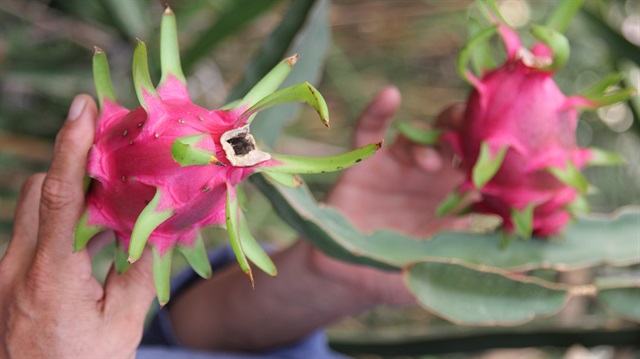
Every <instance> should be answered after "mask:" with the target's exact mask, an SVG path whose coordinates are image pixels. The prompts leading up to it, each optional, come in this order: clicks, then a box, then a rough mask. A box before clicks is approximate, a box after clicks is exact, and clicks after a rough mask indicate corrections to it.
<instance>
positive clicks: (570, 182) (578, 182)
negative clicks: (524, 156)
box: [548, 161, 589, 193]
mask: <svg viewBox="0 0 640 359" xmlns="http://www.w3.org/2000/svg"><path fill="white" fill-rule="evenodd" d="M548 170H549V172H550V173H551V174H552V175H554V176H555V177H556V178H557V179H558V180H559V181H560V182H562V183H564V184H566V185H567V186H571V187H573V188H575V189H577V190H578V191H580V193H587V190H588V189H589V182H588V181H587V179H586V178H584V176H583V175H582V173H580V170H578V169H577V168H576V166H574V164H573V162H571V161H567V164H566V165H565V168H557V167H549V168H548Z"/></svg>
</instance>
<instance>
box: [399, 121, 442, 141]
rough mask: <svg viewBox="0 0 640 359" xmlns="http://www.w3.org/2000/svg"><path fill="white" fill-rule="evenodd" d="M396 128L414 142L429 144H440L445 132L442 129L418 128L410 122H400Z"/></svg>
mask: <svg viewBox="0 0 640 359" xmlns="http://www.w3.org/2000/svg"><path fill="white" fill-rule="evenodd" d="M396 129H397V130H398V132H400V133H401V134H402V135H403V136H404V137H406V138H408V139H410V140H411V141H412V142H414V143H417V144H419V145H429V146H433V145H436V144H438V142H439V141H440V136H441V135H442V132H443V131H442V130H434V129H425V128H418V127H416V126H414V125H412V124H410V123H408V122H398V123H397V124H396Z"/></svg>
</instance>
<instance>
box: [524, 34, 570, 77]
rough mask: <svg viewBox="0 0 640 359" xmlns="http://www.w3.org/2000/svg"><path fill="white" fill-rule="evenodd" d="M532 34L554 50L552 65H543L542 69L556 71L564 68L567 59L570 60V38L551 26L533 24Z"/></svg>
mask: <svg viewBox="0 0 640 359" xmlns="http://www.w3.org/2000/svg"><path fill="white" fill-rule="evenodd" d="M531 34H533V36H534V37H535V38H536V39H538V40H540V41H541V42H543V43H544V44H546V45H547V46H549V48H550V49H551V51H552V52H553V61H552V62H551V65H549V66H544V67H541V68H540V69H541V70H546V71H555V70H558V69H560V68H562V67H563V66H564V65H565V64H566V63H567V61H569V54H570V52H571V48H570V46H569V40H567V38H566V37H564V35H562V34H561V33H560V32H557V31H555V30H553V29H551V28H548V27H544V26H540V25H533V26H532V28H531Z"/></svg>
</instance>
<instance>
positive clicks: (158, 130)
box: [74, 8, 380, 304]
mask: <svg viewBox="0 0 640 359" xmlns="http://www.w3.org/2000/svg"><path fill="white" fill-rule="evenodd" d="M296 59H297V55H296V56H293V57H290V58H288V59H286V60H284V61H282V62H281V63H280V64H278V65H277V66H276V67H275V68H274V69H273V70H272V71H271V72H269V74H267V75H266V76H265V78H264V79H262V80H261V81H260V82H259V83H258V84H256V86H255V87H254V88H253V89H252V90H251V91H249V93H247V95H246V96H245V97H244V98H243V99H241V100H239V101H236V102H234V103H231V104H229V105H226V106H225V107H223V108H222V109H218V110H212V111H210V110H206V109H204V108H201V107H198V106H197V105H195V104H193V103H192V102H191V100H190V98H189V94H188V92H187V88H186V80H185V77H184V75H183V73H182V69H181V67H180V58H179V55H178V41H177V34H176V23H175V16H174V14H173V13H172V11H171V10H170V9H169V8H167V10H166V11H165V13H164V15H163V19H162V25H161V68H162V78H161V80H160V85H159V86H158V88H157V90H156V89H155V88H154V86H153V85H152V82H151V79H150V75H149V70H148V65H147V54H146V47H145V44H144V43H143V42H141V41H138V45H137V47H136V49H135V52H134V56H133V80H134V85H135V89H136V93H137V95H138V99H139V101H140V103H141V105H142V106H141V107H138V108H136V109H134V110H128V109H126V108H124V107H122V106H121V105H119V104H118V102H117V100H116V97H115V94H114V91H113V88H112V85H111V79H110V76H109V69H108V64H107V59H106V55H105V53H104V52H103V51H102V50H100V49H97V48H96V52H95V55H94V59H93V66H94V78H95V83H96V89H97V93H98V99H99V102H100V108H101V113H100V118H99V122H98V125H97V129H96V134H95V144H94V146H93V148H92V150H91V152H90V154H89V159H88V166H87V172H88V175H89V177H90V178H91V179H92V181H91V184H90V187H89V191H88V194H87V200H86V203H87V206H86V210H85V212H84V213H83V215H82V217H81V218H80V220H79V222H78V225H77V227H76V231H75V236H74V248H75V250H76V251H78V250H81V249H82V248H84V247H85V245H86V244H87V242H88V241H89V240H90V239H91V237H93V236H94V235H95V234H97V233H98V232H100V231H103V230H106V229H112V230H113V231H114V232H115V234H116V259H115V266H116V270H117V271H118V272H119V273H122V272H123V271H124V270H126V269H127V268H128V266H129V265H130V264H131V263H133V262H135V261H136V260H137V259H139V258H140V256H141V255H142V252H143V249H144V248H145V246H146V245H150V246H151V247H152V248H153V253H154V279H155V284H156V289H157V290H158V300H159V302H160V303H161V304H164V303H166V302H167V301H168V300H169V274H170V265H171V258H172V252H173V249H174V248H176V249H177V250H178V251H179V252H181V253H182V254H183V255H184V256H185V257H186V259H187V260H188V262H189V263H190V265H191V266H192V267H193V268H194V269H195V270H196V272H197V273H198V274H200V275H201V276H203V277H208V276H210V274H211V267H210V265H209V263H208V260H207V256H206V252H205V248H204V244H203V242H202V239H201V238H200V236H199V230H200V228H202V227H205V226H225V225H226V228H227V230H228V233H229V238H230V242H231V245H232V248H233V250H234V252H235V254H236V257H237V260H238V262H239V264H240V266H241V268H242V269H243V270H244V271H245V273H246V274H247V275H248V276H249V278H250V279H251V283H252V285H253V276H252V272H251V267H250V265H249V262H248V260H250V261H252V262H253V263H254V264H255V265H256V266H258V267H259V268H260V269H262V270H263V271H265V272H266V273H268V274H270V275H274V276H275V275H276V268H275V266H274V265H273V263H272V262H271V260H270V259H269V257H268V256H267V255H266V254H265V253H264V252H263V251H262V249H261V248H260V246H259V245H258V244H257V243H256V241H255V239H254V238H253V237H252V235H251V233H250V232H249V229H248V227H247V222H246V219H245V218H244V216H243V214H242V212H241V211H240V210H239V208H238V195H237V193H238V192H237V191H238V190H239V188H237V185H238V184H239V183H240V182H241V181H242V180H243V179H245V178H246V177H247V176H249V175H251V174H253V173H255V172H261V173H262V174H264V175H265V176H266V177H267V178H269V179H271V180H273V181H275V182H277V183H280V184H283V185H287V186H296V185H298V184H299V183H300V181H299V179H297V178H296V177H295V175H293V173H319V172H326V171H335V170H339V169H341V168H345V167H348V166H351V165H354V164H356V163H357V162H360V161H361V160H362V159H365V158H367V157H369V156H371V155H373V154H374V153H375V152H376V150H377V149H378V148H380V144H371V145H368V146H364V147H362V148H360V149H357V150H354V151H351V152H349V153H346V154H342V155H338V156H333V157H326V158H300V157H294V156H283V155H275V154H269V153H267V152H264V151H261V150H260V149H258V147H257V145H256V142H255V140H254V138H253V136H252V135H251V134H250V133H249V125H250V124H251V122H252V120H253V118H254V117H255V115H256V113H258V112H259V111H261V110H263V109H266V108H269V107H271V106H274V105H277V104H280V103H284V102H294V101H298V102H306V103H308V104H310V105H311V106H313V107H314V108H315V110H316V111H317V112H318V114H319V115H320V118H321V119H322V121H323V122H324V123H325V125H326V126H327V127H328V125H329V117H328V113H327V106H326V103H325V101H324V99H323V98H322V96H321V95H320V93H319V92H318V91H317V90H316V89H315V88H313V87H312V86H311V85H310V84H308V83H303V84H299V85H295V86H292V87H289V88H285V89H282V90H280V91H277V92H274V91H275V90H276V89H277V88H278V86H279V85H280V84H281V83H282V81H283V80H284V79H285V78H286V76H287V75H288V74H289V72H290V71H291V68H292V66H293V65H294V64H295V62H296Z"/></svg>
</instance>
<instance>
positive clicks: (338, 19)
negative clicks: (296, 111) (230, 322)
mask: <svg viewBox="0 0 640 359" xmlns="http://www.w3.org/2000/svg"><path fill="white" fill-rule="evenodd" d="M295 1H298V2H300V3H301V2H308V3H309V5H313V6H319V5H318V4H317V3H315V4H314V2H313V1H307V0H295ZM568 1H571V0H568ZM165 3H169V4H170V5H171V6H172V8H173V9H174V12H175V13H176V15H177V20H178V29H179V33H180V45H181V49H182V51H183V64H184V65H185V73H186V75H187V77H188V82H189V90H190V93H191V95H192V97H193V99H194V102H195V103H197V104H199V105H201V106H203V107H207V108H217V107H219V106H221V105H222V104H224V101H225V99H226V98H228V97H229V96H230V95H231V93H232V89H233V88H234V87H235V86H236V85H237V84H238V83H240V82H241V81H242V79H243V76H244V70H245V68H246V67H247V66H249V65H250V64H252V61H253V60H252V59H253V58H254V56H256V54H260V53H264V52H265V49H269V48H270V46H273V45H274V44H272V43H268V42H267V43H265V39H267V38H268V37H269V35H270V34H271V32H272V31H273V30H274V28H276V27H277V26H278V24H280V23H281V21H283V17H284V16H285V13H286V12H287V9H288V8H289V7H290V6H291V4H292V2H291V1H288V0H271V1H267V0H236V1H233V0H193V1H187V0H174V1H155V0H91V1H86V0H0V31H1V37H0V76H1V77H0V173H1V176H0V255H2V254H3V253H4V251H5V249H6V245H7V243H8V241H9V238H10V233H11V222H12V216H13V210H14V207H15V203H16V197H17V194H18V191H19V188H20V185H21V183H22V182H23V181H24V180H25V179H26V178H27V177H28V176H29V175H31V174H33V173H35V172H39V171H45V170H46V169H47V166H48V162H49V160H50V156H51V149H52V144H53V140H54V137H55V134H56V132H57V130H58V128H59V127H60V125H61V123H62V121H63V120H64V118H65V115H66V111H67V107H68V105H69V104H70V102H71V99H72V98H73V96H74V95H75V94H77V93H80V92H87V93H90V94H94V89H93V79H92V74H91V57H92V53H93V46H99V47H101V48H102V49H104V50H105V51H106V52H107V54H108V56H109V61H110V66H111V72H112V77H113V82H114V86H115V88H116V93H117V94H118V97H119V99H121V101H122V102H123V104H125V105H127V106H128V107H130V108H132V107H133V106H136V102H135V95H134V92H133V86H132V84H131V80H130V79H131V56H132V53H133V48H134V42H135V39H136V38H140V39H142V40H144V41H145V42H146V43H147V45H148V47H149V59H150V61H151V64H150V66H151V69H152V72H153V71H154V69H155V70H157V68H158V63H157V59H158V35H159V31H158V29H159V24H160V21H159V19H160V15H161V13H162V11H163V8H164V6H163V4H165ZM555 3H556V2H555V1H550V0H547V1H533V0H530V1H527V0H507V1H499V4H500V7H501V11H502V12H503V14H504V16H505V17H506V19H507V21H509V22H510V23H511V24H512V25H513V26H516V27H520V28H521V30H522V32H521V33H522V34H523V37H524V39H525V41H529V43H528V44H531V41H532V40H531V39H532V38H531V37H530V36H527V35H526V29H527V27H526V26H527V24H529V23H530V22H536V21H539V22H541V21H542V19H544V18H545V16H546V15H548V14H549V12H550V10H551V9H552V8H553V6H554V4H555ZM300 6H302V5H300ZM324 6H328V11H329V12H328V18H327V23H328V27H329V28H330V30H331V34H332V43H331V44H330V45H329V46H328V47H327V48H326V49H325V48H324V47H323V45H322V44H321V43H318V44H317V47H318V52H319V53H318V56H319V57H320V59H319V60H323V58H324V60H326V61H324V68H323V72H322V76H321V77H320V78H319V79H318V81H317V84H318V85H319V90H320V91H321V92H322V93H323V95H324V96H325V98H326V100H327V102H328V105H329V110H330V113H331V118H332V120H331V121H332V128H331V130H330V131H327V130H326V129H324V128H323V127H322V125H321V123H320V122H319V121H317V119H316V115H315V114H313V113H312V112H311V110H309V109H305V110H304V111H303V113H302V115H301V116H300V119H299V120H298V121H295V122H294V123H292V124H291V125H290V126H288V127H287V128H286V131H285V133H284V134H283V135H282V136H280V137H279V139H278V141H277V142H276V143H275V145H274V146H275V147H276V149H277V152H279V153H289V154H301V155H305V154H307V155H317V154H319V153H326V154H331V153H336V152H340V151H343V150H344V149H345V148H346V147H348V146H349V139H350V135H351V129H352V127H353V124H354V122H355V120H356V119H357V116H358V114H359V113H360V111H361V110H362V109H363V108H364V107H365V106H366V104H367V103H368V101H369V100H370V99H371V98H372V97H373V96H374V95H375V93H376V92H377V91H378V90H379V89H381V88H382V87H383V86H385V85H388V84H393V85H395V86H397V87H398V88H399V89H400V91H401V92H402V95H403V105H402V108H401V110H400V111H399V113H398V114H397V115H396V120H408V121H414V120H415V121H427V122H428V121H430V120H431V119H433V118H434V117H435V115H436V114H437V113H438V112H439V111H440V110H441V109H443V108H444V107H445V106H446V105H447V104H450V103H453V102H459V101H464V99H465V97H466V95H467V93H468V91H469V88H468V86H467V85H466V84H465V83H464V82H463V81H462V80H461V79H460V78H459V77H458V75H457V73H456V69H455V58H456V56H457V53H458V51H459V50H460V48H461V47H462V46H463V45H464V44H465V41H466V36H467V29H466V26H467V23H468V21H467V19H468V15H469V14H476V13H477V10H476V9H475V8H474V7H473V6H472V5H471V2H470V1H445V0H333V1H332V2H331V3H330V4H329V3H328V2H327V4H326V5H324ZM290 20H291V19H290ZM567 37H568V38H569V40H570V42H571V46H572V54H571V59H570V61H569V64H568V65H567V66H566V67H565V68H564V69H562V70H561V71H560V72H559V73H558V75H557V76H556V80H557V82H558V84H559V86H560V88H561V89H562V90H563V91H564V92H565V93H567V94H571V93H576V92H578V91H579V90H582V89H585V88H587V87H588V86H589V85H590V84H592V83H594V82H595V81H596V80H597V79H599V78H600V77H602V76H604V75H606V74H607V73H609V72H612V71H614V72H615V71H619V72H622V73H623V74H624V75H625V78H626V83H625V85H627V86H634V87H636V88H638V87H639V86H640V83H639V82H640V69H639V64H640V49H639V48H638V46H639V45H640V4H639V2H638V1H637V0H612V1H596V0H593V1H586V4H585V6H584V7H583V9H582V11H581V12H580V13H579V14H578V16H576V18H575V19H574V21H573V22H572V24H571V26H570V28H569V30H568V31H567ZM316 40H318V39H317V38H314V37H311V39H307V41H310V43H309V44H307V46H309V47H310V48H312V49H313V48H314V47H315V46H316V44H315V43H314V42H313V41H316ZM293 41H294V43H295V41H296V40H295V39H294V40H293ZM498 50H499V47H498ZM499 52H500V51H497V53H499ZM319 62H322V61H319ZM155 78H156V79H157V78H158V77H157V76H156V77H155ZM307 80H310V81H313V80H314V79H312V78H307ZM639 112H640V105H639V100H638V97H635V98H634V99H632V100H631V101H630V102H628V103H623V104H618V105H613V106H610V107H607V108H603V109H600V110H598V111H596V112H586V113H583V114H582V116H581V122H580V125H579V130H578V136H579V143H580V145H581V146H597V147H601V148H604V149H608V150H614V151H617V152H620V153H622V154H623V156H624V157H626V158H627V164H626V165H625V166H620V167H615V168H611V167H606V168H595V169H589V170H587V172H586V175H587V177H588V178H589V180H590V182H591V183H592V184H593V185H594V187H596V188H597V191H594V193H593V194H592V195H591V196H590V197H589V199H590V202H591V204H592V207H593V210H594V212H603V213H607V212H610V211H612V210H614V209H615V208H618V207H620V206H624V205H630V204H632V205H633V204H635V205H637V204H640V137H639V136H640V119H639V117H638V113H639ZM393 136H394V133H393V129H391V130H390V132H389V136H388V137H389V140H392V139H393ZM336 178H337V174H336V175H323V176H308V177H305V179H306V180H307V182H308V183H309V184H310V186H311V188H312V190H313V191H314V193H315V194H316V196H317V197H318V199H319V200H321V199H322V196H324V194H325V193H326V191H327V190H328V189H329V188H330V186H331V184H332V182H333V181H334V180H335V179H336ZM246 189H247V190H248V191H249V195H250V196H251V204H250V206H249V211H248V214H247V216H248V218H251V226H252V230H253V233H254V234H255V235H256V237H257V238H260V239H262V240H264V241H269V242H272V243H275V244H276V245H278V246H285V245H287V244H288V243H291V241H293V240H294V239H295V238H296V234H295V233H294V232H293V231H292V230H291V229H289V228H288V227H286V226H285V225H284V224H282V223H281V222H280V221H279V220H278V218H277V217H276V215H275V214H274V212H273V211H272V210H271V209H270V205H269V203H268V202H267V201H266V200H265V199H264V198H263V197H262V196H260V195H259V194H257V193H256V191H255V190H252V189H251V187H250V186H247V188H246ZM208 238H209V240H210V241H211V242H213V243H220V244H221V243H226V234H225V233H224V231H218V230H215V229H212V230H211V231H210V233H209V235H208ZM585 275H587V276H588V273H586V274H585V273H579V272H578V273H568V274H567V278H565V280H567V281H580V280H581V277H580V276H585ZM566 312H567V313H561V314H560V315H559V316H557V317H556V318H554V319H553V320H549V322H543V323H536V324H535V325H534V326H532V328H524V329H522V331H523V332H525V333H526V331H527V330H534V331H535V330H537V328H543V329H544V330H543V332H544V333H549V332H548V328H554V330H556V329H561V331H562V330H565V332H567V331H571V330H573V329H572V328H576V327H583V329H587V328H591V327H593V328H596V329H597V328H601V327H602V326H603V325H605V324H606V325H607V326H609V328H620V330H619V333H620V335H619V337H618V338H622V339H624V338H627V337H628V335H632V336H633V335H635V337H634V338H637V339H638V342H640V338H639V337H638V328H637V326H631V327H630V326H629V324H628V323H618V322H611V321H607V320H604V322H603V319H602V313H599V314H598V313H596V314H595V315H593V311H591V308H590V307H589V305H588V304H586V303H577V304H576V305H573V306H570V307H569V308H567V310H566ZM605 319H606V318H605ZM426 323H428V324H429V325H425V324H426ZM603 323H604V324H603ZM545 328H546V329H545ZM511 332H513V330H507V331H505V330H497V329H495V328H494V329H493V330H489V329H480V328H459V327H455V326H453V325H451V324H448V323H445V322H443V321H441V320H439V319H436V318H434V317H433V316H431V315H429V314H428V313H426V312H425V311H424V310H422V309H419V308H407V309H404V310H389V309H385V308H380V309H377V310H374V311H372V312H370V313H366V314H365V315H362V316H360V317H357V318H350V319H348V320H345V321H344V322H342V323H339V324H337V325H336V326H334V327H333V328H332V329H331V331H330V333H331V335H332V338H333V341H334V343H337V344H336V347H338V348H341V349H342V350H345V351H347V352H353V351H356V352H357V351H358V350H361V351H365V352H369V353H370V354H367V355H360V356H359V357H361V358H377V357H379V356H378V355H385V356H387V355H388V356H390V357H396V356H395V354H394V353H396V354H397V353H404V354H406V353H414V352H416V351H418V352H420V351H421V350H422V351H423V352H424V353H437V352H438V351H437V350H434V349H433V348H440V346H438V345H441V347H442V348H444V349H442V350H440V351H441V352H461V351H469V348H472V349H473V350H476V349H477V350H480V349H483V350H484V349H486V348H497V347H501V346H505V343H506V342H505V340H508V339H506V337H505V335H507V334H510V333H511ZM553 333H555V332H552V334H553ZM629 333H630V334H629ZM565 334H566V333H565ZM596 334H597V333H596ZM596 334H590V335H596ZM483 335H489V337H482V336H483ZM491 335H493V336H491ZM556 335H558V336H560V337H562V335H563V334H562V333H556ZM597 335H600V334H597ZM624 335H627V337H624ZM407 338H413V339H412V340H414V341H415V343H417V344H415V345H414V347H412V349H411V350H413V352H412V351H411V350H409V349H406V348H405V351H402V350H401V349H397V350H396V352H394V353H390V352H384V351H383V350H381V349H375V348H374V346H372V345H369V346H368V347H367V344H370V343H371V341H376V342H380V343H399V342H402V340H404V342H406V339H407ZM452 338H453V339H452ZM474 338H475V339H476V340H480V339H481V338H484V341H482V340H480V341H482V342H483V344H482V345H479V346H473V343H475V342H473V340H474ZM479 338H480V339H479ZM565 338H567V336H566V335H565ZM399 339H402V340H400V341H398V340H399ZM456 339H457V340H456ZM447 340H452V341H451V342H447ZM512 342H514V343H515V342H517V340H514V341H512ZM613 342H614V343H615V341H613ZM622 342H624V341H622ZM360 343H364V344H360ZM465 343H466V345H465ZM537 343H547V342H545V341H542V342H536V341H535V340H532V341H524V342H523V343H522V345H514V346H533V347H535V346H538V345H539V344H537ZM596 343H597V341H596ZM569 344H571V339H567V341H565V342H562V343H561V344H558V345H559V346H567V345H569ZM340 345H342V346H340ZM354 348H355V349H354ZM358 348H360V349H358ZM362 348H365V349H366V348H369V350H363V349H362ZM416 348H418V349H416ZM419 348H422V349H419ZM583 349H584V348H582V347H573V348H572V349H571V350H573V351H566V350H565V349H562V348H557V349H550V348H529V349H525V350H519V351H517V352H513V351H478V352H473V353H466V354H446V357H448V358H449V357H450V358H458V357H460V358H467V357H470V356H471V357H479V358H512V357H516V356H517V357H526V358H556V357H567V358H583V357H586V355H593V357H598V358H600V357H602V358H608V357H619V358H624V357H625V355H629V357H633V355H634V352H633V351H632V350H627V349H626V348H625V347H619V346H617V347H612V346H606V347H597V348H595V349H589V350H587V349H584V350H586V351H581V350H583ZM376 353H377V354H376ZM636 354H637V353H636ZM434 355H435V354H434ZM616 355H617V356H616ZM405 357H407V356H405Z"/></svg>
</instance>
